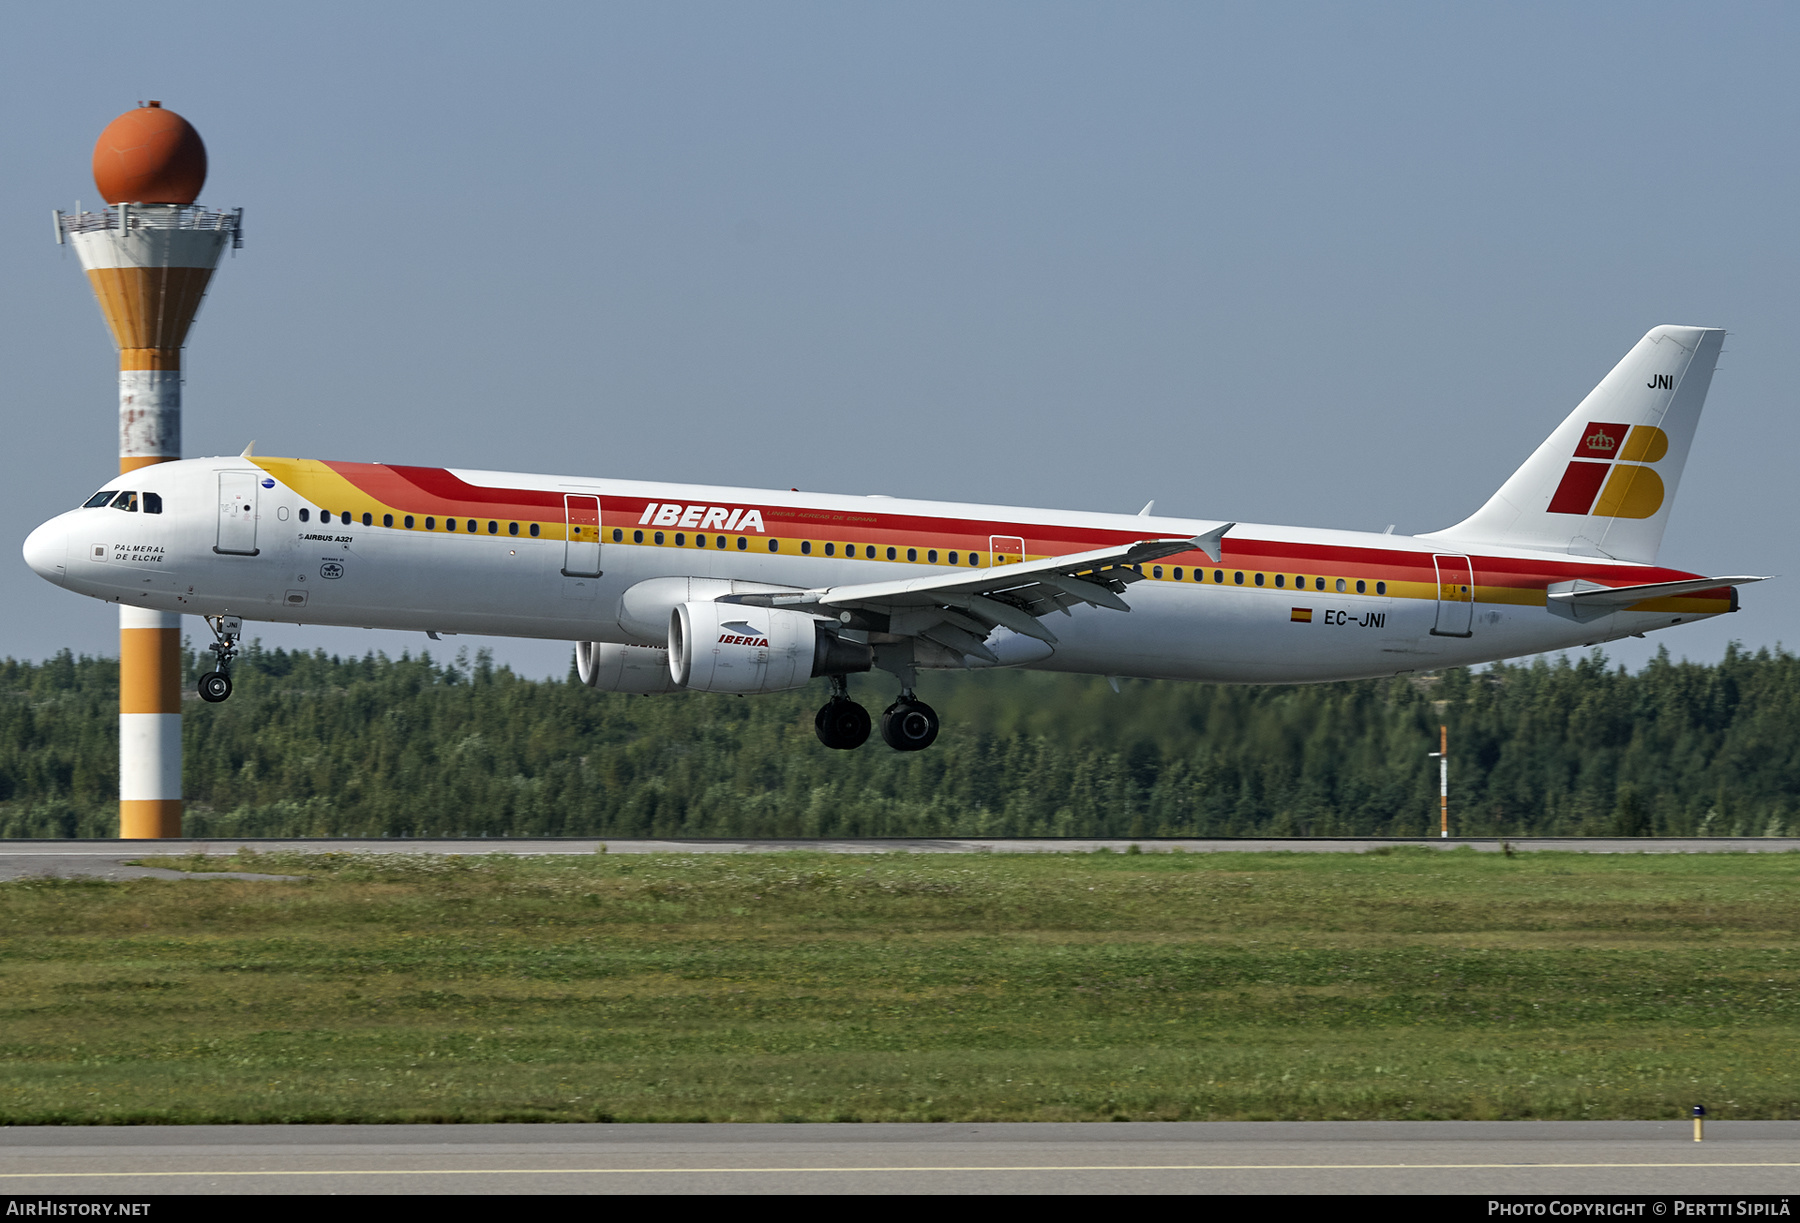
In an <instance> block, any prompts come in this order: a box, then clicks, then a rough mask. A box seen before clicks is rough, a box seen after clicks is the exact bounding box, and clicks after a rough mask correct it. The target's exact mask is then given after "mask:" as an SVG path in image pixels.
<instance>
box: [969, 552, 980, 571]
mask: <svg viewBox="0 0 1800 1223" xmlns="http://www.w3.org/2000/svg"><path fill="white" fill-rule="evenodd" d="M979 564H981V553H979V552H971V553H969V565H970V567H971V568H973V567H974V566H977V565H979Z"/></svg>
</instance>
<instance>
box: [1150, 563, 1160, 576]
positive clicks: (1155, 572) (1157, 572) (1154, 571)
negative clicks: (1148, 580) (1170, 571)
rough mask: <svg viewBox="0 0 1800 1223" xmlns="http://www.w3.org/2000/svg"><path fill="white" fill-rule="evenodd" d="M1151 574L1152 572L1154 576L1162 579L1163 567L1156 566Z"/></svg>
mask: <svg viewBox="0 0 1800 1223" xmlns="http://www.w3.org/2000/svg"><path fill="white" fill-rule="evenodd" d="M1150 572H1151V574H1152V576H1154V577H1157V578H1160V577H1162V566H1161V565H1158V566H1156V568H1154V569H1152V570H1151V571H1150Z"/></svg>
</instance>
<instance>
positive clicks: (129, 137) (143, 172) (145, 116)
mask: <svg viewBox="0 0 1800 1223" xmlns="http://www.w3.org/2000/svg"><path fill="white" fill-rule="evenodd" d="M94 185H95V186H96V187H98V188H100V195H101V196H102V198H104V199H105V200H106V202H107V203H109V204H191V203H193V202H194V200H195V199H196V198H198V197H199V195H200V188H201V187H203V186H205V185H206V145H204V144H203V143H201V141H200V133H199V132H197V131H195V130H194V125H193V124H191V123H189V122H188V121H187V120H186V119H183V118H182V117H181V116H180V115H178V114H176V113H175V112H174V111H172V110H164V109H163V104H162V103H161V102H151V103H149V104H147V105H144V106H140V107H138V108H137V109H136V110H128V111H126V112H125V113H124V114H122V115H120V116H119V117H118V118H117V119H114V120H113V121H112V122H111V123H109V124H107V125H106V130H105V131H103V132H101V133H100V139H99V140H97V141H96V142H95V143H94Z"/></svg>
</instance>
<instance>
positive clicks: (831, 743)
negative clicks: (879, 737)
mask: <svg viewBox="0 0 1800 1223" xmlns="http://www.w3.org/2000/svg"><path fill="white" fill-rule="evenodd" d="M813 729H815V730H817V731H818V732H819V742H820V743H823V744H824V745H825V746H826V747H829V748H832V749H833V750H835V751H840V752H847V751H850V750H852V749H854V748H859V747H861V746H862V745H863V744H864V743H866V742H868V739H869V711H868V710H866V709H864V708H863V707H862V706H861V705H858V704H857V703H856V702H855V701H852V700H848V699H847V698H845V697H841V696H834V697H832V698H831V699H830V700H829V701H826V702H825V703H824V704H823V705H821V706H819V712H818V713H816V714H814V715H813Z"/></svg>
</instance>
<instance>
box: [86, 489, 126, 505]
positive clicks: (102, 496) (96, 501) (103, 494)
mask: <svg viewBox="0 0 1800 1223" xmlns="http://www.w3.org/2000/svg"><path fill="white" fill-rule="evenodd" d="M118 495H119V494H118V492H117V491H116V490H114V489H110V488H105V489H101V490H100V491H99V492H97V493H95V494H94V495H93V496H91V497H89V498H88V499H87V500H86V501H83V502H82V503H81V508H82V509H84V510H94V509H99V508H100V507H101V506H103V505H106V504H108V503H109V502H110V501H112V499H113V498H114V497H116V496H118Z"/></svg>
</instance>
